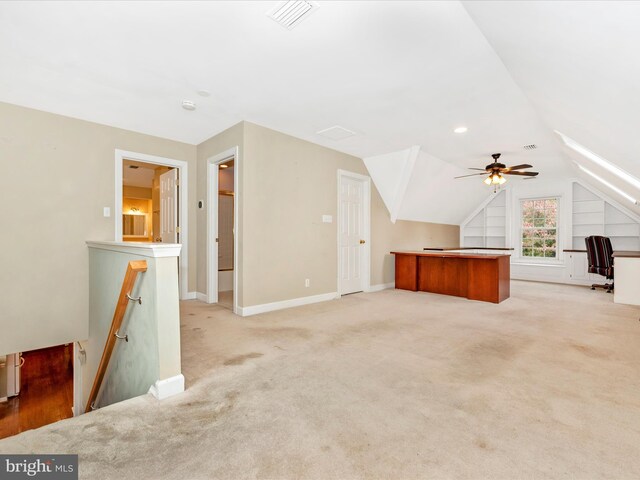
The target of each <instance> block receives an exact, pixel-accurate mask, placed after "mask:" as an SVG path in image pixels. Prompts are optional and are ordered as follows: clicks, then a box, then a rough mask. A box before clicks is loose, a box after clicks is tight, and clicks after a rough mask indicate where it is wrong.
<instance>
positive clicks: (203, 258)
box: [197, 122, 245, 305]
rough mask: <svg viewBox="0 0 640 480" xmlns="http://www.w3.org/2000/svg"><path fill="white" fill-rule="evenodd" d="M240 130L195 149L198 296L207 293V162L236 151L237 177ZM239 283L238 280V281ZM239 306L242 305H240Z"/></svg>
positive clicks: (231, 130)
mask: <svg viewBox="0 0 640 480" xmlns="http://www.w3.org/2000/svg"><path fill="white" fill-rule="evenodd" d="M244 127H245V122H240V123H238V124H236V125H234V126H233V127H231V128H228V129H227V130H225V131H224V132H221V133H219V134H218V135H216V136H214V137H212V138H210V139H209V140H207V141H205V142H203V143H201V144H200V145H198V200H202V208H201V209H198V212H197V220H198V243H197V255H198V281H197V291H198V292H201V293H206V292H207V228H208V222H207V160H208V159H210V158H211V157H214V156H216V155H218V154H220V153H222V152H225V151H227V150H229V149H230V148H235V147H239V148H238V158H237V159H236V162H235V166H234V173H235V174H236V175H240V173H241V172H242V166H241V163H242V161H243V157H244V147H243V140H244ZM238 181H239V183H240V185H239V188H240V191H242V177H238ZM241 203H242V202H241V199H239V198H238V197H237V196H236V205H235V208H237V209H238V217H239V219H240V220H239V222H240V225H242V204H241ZM236 234H237V235H238V241H239V246H240V249H242V245H243V243H242V238H243V236H242V235H243V234H242V229H240V231H239V232H236ZM238 270H239V271H240V272H241V271H242V258H241V257H238ZM238 281H239V282H240V281H241V279H240V278H239V279H238ZM238 290H239V291H238V292H237V294H238V299H239V301H241V300H242V288H241V286H240V287H239V288H238ZM240 305H242V303H240Z"/></svg>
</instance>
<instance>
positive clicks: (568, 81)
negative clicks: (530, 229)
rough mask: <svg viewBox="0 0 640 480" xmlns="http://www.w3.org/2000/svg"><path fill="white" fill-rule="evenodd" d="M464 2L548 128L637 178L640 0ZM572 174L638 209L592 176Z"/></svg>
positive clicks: (634, 192)
mask: <svg viewBox="0 0 640 480" xmlns="http://www.w3.org/2000/svg"><path fill="white" fill-rule="evenodd" d="M463 4H464V7H465V8H466V10H467V11H468V12H469V15H470V16H471V18H472V19H473V21H474V22H475V24H476V25H477V26H478V27H479V29H480V30H481V31H482V33H483V34H484V36H485V37H486V38H487V40H488V41H489V43H490V44H491V46H492V47H493V49H494V50H495V52H496V53H497V54H498V55H499V57H500V58H501V60H502V62H503V63H504V65H505V66H506V68H507V69H508V71H509V72H510V74H511V76H512V77H513V79H514V80H515V82H516V83H517V84H518V86H519V87H520V88H521V89H522V91H523V92H524V94H525V95H526V96H527V98H528V99H529V100H530V102H531V104H532V105H533V107H534V108H535V110H536V112H537V113H538V114H539V116H540V118H541V120H542V121H543V122H544V123H545V124H546V125H547V127H548V128H549V129H551V130H557V131H560V132H562V133H563V134H565V135H567V136H568V137H570V138H572V139H574V140H575V141H576V142H578V143H579V144H580V145H582V146H584V147H585V148H587V149H588V150H590V151H591V152H594V153H595V154H597V155H598V156H600V157H602V158H605V159H606V160H608V161H609V162H611V163H613V164H615V165H617V166H618V167H620V168H622V169H623V170H625V171H627V172H629V173H630V174H631V175H633V176H635V177H636V178H640V134H639V132H638V125H639V124H638V112H639V111H640V62H639V61H638V45H640V28H638V25H640V2H613V1H610V2H563V1H558V2H482V1H480V2H475V1H474V2H463ZM556 141H557V142H558V143H559V144H561V145H562V143H563V142H562V141H561V140H560V138H557V139H556ZM562 153H563V154H564V155H565V156H567V157H568V158H570V159H571V160H573V161H575V162H576V163H578V164H580V165H583V166H584V167H585V168H587V169H589V170H591V171H592V172H593V173H595V174H597V175H598V176H600V177H601V178H603V179H605V180H606V181H608V182H610V183H611V184H612V185H614V186H615V187H617V188H619V189H621V190H623V191H625V192H627V193H628V194H630V195H631V196H632V197H635V198H639V197H640V191H639V190H638V189H637V188H636V187H634V186H632V185H630V184H629V183H628V182H625V181H624V180H622V179H621V178H618V177H616V176H615V175H612V174H611V173H610V172H608V171H606V170H605V169H603V168H602V167H601V166H598V165H596V164H594V163H593V162H591V161H589V160H588V159H587V158H585V157H584V156H583V155H580V154H579V153H577V152H575V151H573V150H571V149H569V148H567V147H564V146H562ZM574 175H578V176H579V177H580V178H581V179H582V180H583V181H585V182H587V183H588V184H590V185H593V186H594V187H595V188H597V189H599V190H603V191H606V192H607V193H608V194H610V195H611V196H612V197H613V198H614V199H616V200H618V201H619V202H620V204H621V205H626V206H628V207H629V208H630V209H632V210H633V211H635V212H636V213H639V212H640V207H638V206H637V205H633V204H632V203H631V202H629V201H628V200H627V199H625V198H623V197H621V196H620V195H619V194H617V193H616V192H614V191H612V190H611V189H609V188H607V187H606V186H604V185H603V184H601V183H600V182H598V181H597V180H596V179H594V178H593V177H591V176H589V175H587V174H585V173H584V172H582V171H580V170H578V169H576V171H575V173H574Z"/></svg>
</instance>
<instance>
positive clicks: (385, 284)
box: [367, 282, 396, 292]
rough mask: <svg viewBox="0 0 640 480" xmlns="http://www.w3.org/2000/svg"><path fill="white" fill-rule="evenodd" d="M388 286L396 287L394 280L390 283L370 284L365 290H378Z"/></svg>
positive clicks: (385, 288)
mask: <svg viewBox="0 0 640 480" xmlns="http://www.w3.org/2000/svg"><path fill="white" fill-rule="evenodd" d="M389 288H396V282H391V283H379V284H377V285H371V286H370V287H369V289H368V290H367V292H380V291H382V290H387V289H389Z"/></svg>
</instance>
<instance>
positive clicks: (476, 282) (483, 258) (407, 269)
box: [391, 251, 511, 303]
mask: <svg viewBox="0 0 640 480" xmlns="http://www.w3.org/2000/svg"><path fill="white" fill-rule="evenodd" d="M391 254H393V255H395V257H396V288H399V289H403V290H412V291H420V292H431V293H440V294H443V295H453V296H456V297H466V298H468V299H470V300H480V301H482V302H492V303H500V302H502V301H503V300H506V299H507V298H509V288H510V281H511V278H510V269H509V268H510V262H509V257H510V255H496V254H483V253H457V252H445V251H440V252H391Z"/></svg>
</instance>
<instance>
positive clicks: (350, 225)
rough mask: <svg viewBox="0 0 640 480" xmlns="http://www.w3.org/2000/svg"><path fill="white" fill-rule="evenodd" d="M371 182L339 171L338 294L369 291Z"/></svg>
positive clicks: (358, 175)
mask: <svg viewBox="0 0 640 480" xmlns="http://www.w3.org/2000/svg"><path fill="white" fill-rule="evenodd" d="M370 204H371V179H370V178H369V177H367V176H365V175H360V174H358V173H353V172H347V171H345V170H338V294H339V295H348V294H350V293H356V292H362V291H365V292H366V291H368V290H369V289H370V286H371V285H370V284H371V280H370V270H371V267H370V265H371V247H370V237H371V232H370V230H371V226H370V224H371V219H370V211H371V205H370Z"/></svg>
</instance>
